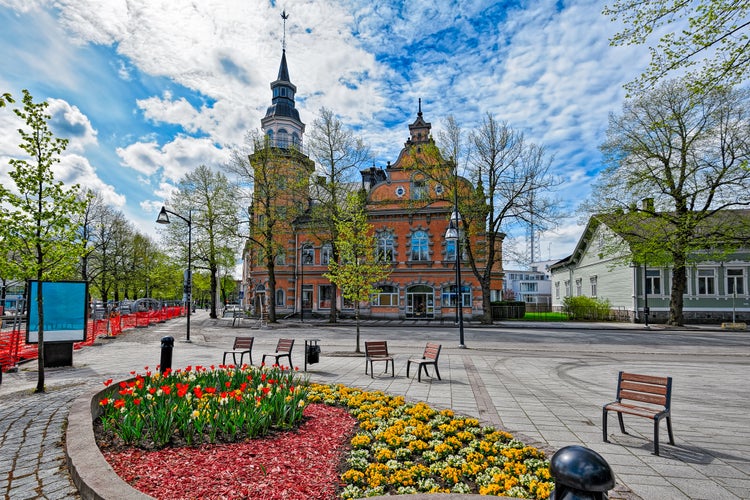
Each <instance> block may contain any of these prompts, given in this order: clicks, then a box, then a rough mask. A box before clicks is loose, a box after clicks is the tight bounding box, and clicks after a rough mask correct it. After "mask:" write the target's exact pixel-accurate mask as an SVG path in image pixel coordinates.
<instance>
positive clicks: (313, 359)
mask: <svg viewBox="0 0 750 500" xmlns="http://www.w3.org/2000/svg"><path fill="white" fill-rule="evenodd" d="M307 363H308V364H311V365H314V364H315V363H320V346H319V345H308V346H307Z"/></svg>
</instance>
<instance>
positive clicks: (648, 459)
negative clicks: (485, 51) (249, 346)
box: [0, 311, 750, 499]
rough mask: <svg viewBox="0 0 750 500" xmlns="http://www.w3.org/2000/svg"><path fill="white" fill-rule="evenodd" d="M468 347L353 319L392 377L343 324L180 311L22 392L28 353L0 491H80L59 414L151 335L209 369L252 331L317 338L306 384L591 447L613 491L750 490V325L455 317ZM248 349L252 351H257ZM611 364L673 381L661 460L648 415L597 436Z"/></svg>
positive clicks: (6, 434)
mask: <svg viewBox="0 0 750 500" xmlns="http://www.w3.org/2000/svg"><path fill="white" fill-rule="evenodd" d="M465 331H466V333H465V339H466V347H467V348H466V349H459V348H458V332H457V328H456V327H455V326H454V325H453V324H451V323H450V322H446V323H445V324H429V323H416V322H403V321H394V322H390V323H364V324H363V325H362V329H361V342H362V346H361V347H362V349H364V341H365V340H386V341H387V342H388V347H389V350H390V351H391V352H392V353H393V355H394V357H395V367H396V376H395V377H391V376H390V374H388V375H384V374H382V373H380V372H381V371H382V366H383V364H376V373H375V377H374V378H371V377H370V376H369V375H365V361H364V358H363V357H362V356H355V355H353V351H354V347H355V328H354V325H353V324H351V323H344V324H339V325H329V324H327V323H323V322H312V321H307V320H306V322H304V323H300V322H299V319H297V320H293V321H291V320H290V321H286V322H282V323H280V324H278V325H272V327H271V328H263V329H254V328H253V323H252V322H248V321H245V322H243V324H241V325H239V326H236V327H233V326H232V322H231V319H230V320H227V319H219V320H211V319H210V318H209V317H208V313H206V312H205V311H199V312H198V313H197V314H195V315H194V316H193V317H192V330H191V342H190V343H187V342H184V338H185V320H184V318H183V319H177V320H172V321H169V322H167V323H163V324H158V325H154V326H151V327H149V328H142V329H135V330H130V331H127V332H126V333H124V334H123V335H121V336H119V337H116V338H112V339H100V340H98V341H97V342H96V343H95V344H94V345H93V346H90V347H85V348H83V349H81V350H78V351H75V353H74V356H73V367H62V368H49V369H47V370H46V372H45V373H46V382H47V389H48V390H47V393H45V394H33V393H32V390H33V388H34V387H35V386H36V380H37V371H36V362H32V363H27V364H24V365H21V366H20V369H19V370H18V371H17V372H15V373H5V374H3V380H2V384H1V385H0V494H2V495H3V496H4V498H8V499H22V498H50V499H58V498H79V494H78V492H77V489H76V488H75V486H73V484H72V481H71V478H70V475H69V473H68V471H67V467H66V465H65V452H64V449H63V447H62V444H61V441H62V438H63V434H64V427H65V425H66V420H67V415H68V411H69V409H70V407H71V405H72V404H73V402H74V401H75V400H76V399H77V398H79V397H80V396H81V395H83V394H86V393H88V392H93V391H95V390H97V389H100V388H102V387H103V385H102V383H103V382H104V381H105V380H106V379H108V378H114V379H115V380H118V379H124V378H127V377H128V376H130V372H132V371H143V369H144V367H145V366H149V367H150V368H151V369H154V368H155V366H156V365H157V364H158V363H159V359H160V350H161V347H160V346H161V338H162V337H164V336H173V337H174V338H175V339H176V342H175V347H174V352H173V361H172V366H173V367H174V368H179V367H184V366H187V365H204V366H209V365H212V364H214V365H217V364H219V363H220V362H221V357H222V353H223V351H225V350H228V349H229V348H231V345H232V342H233V339H234V337H235V336H238V335H243V336H246V335H252V336H254V337H255V345H254V347H253V360H254V361H255V363H256V364H257V363H259V362H260V355H261V354H262V353H266V352H272V351H273V348H274V347H275V345H276V342H277V341H278V339H279V338H281V337H288V338H294V339H296V343H295V347H294V351H293V354H292V358H293V360H294V364H295V365H296V366H298V367H299V368H300V370H302V369H303V368H304V356H303V354H304V341H305V340H307V339H317V340H319V345H320V346H321V351H322V352H321V357H320V362H319V363H317V364H313V365H309V366H308V374H309V377H310V379H311V380H312V381H315V382H322V383H342V384H345V385H349V386H353V387H360V388H362V389H367V390H383V391H386V392H389V393H392V394H402V395H404V396H406V398H407V399H410V400H415V401H416V400H418V401H426V402H428V403H429V404H431V405H433V406H434V407H436V408H453V409H454V410H455V411H456V412H458V413H462V414H466V415H470V416H475V417H478V418H480V419H481V420H482V421H483V422H484V423H490V424H495V425H499V426H502V427H503V428H505V429H507V430H508V431H510V432H512V433H514V434H516V435H517V436H518V437H519V438H521V439H522V440H524V441H525V442H527V443H528V444H531V445H534V446H537V447H539V448H542V449H544V450H545V451H547V452H549V453H553V452H554V451H555V450H557V449H559V448H561V447H563V446H567V445H572V444H575V445H583V446H586V447H588V448H591V449H593V450H595V451H597V452H598V453H600V454H601V455H602V456H603V457H604V458H605V459H606V460H607V462H608V463H609V464H610V466H611V467H612V469H613V471H614V472H615V476H616V480H617V486H616V488H615V490H613V491H611V492H610V498H643V499H737V498H750V425H749V424H750V416H749V415H748V413H749V412H750V388H748V384H747V378H748V375H750V332H747V331H723V330H721V329H720V328H718V327H685V328H681V329H666V328H664V327H661V326H658V325H657V326H652V328H651V329H649V330H645V329H644V328H643V325H630V324H584V325H581V324H572V323H560V324H543V323H535V324H522V325H521V324H517V323H504V324H496V325H493V326H492V327H482V326H479V325H476V324H467V325H466V330H465ZM427 341H432V342H438V343H441V344H442V346H443V349H442V352H441V355H440V361H439V363H440V365H439V366H440V373H441V375H442V380H437V379H432V378H430V377H424V376H423V377H422V382H421V383H420V382H418V381H417V376H416V373H415V370H412V373H411V377H410V378H406V360H407V359H408V358H409V357H413V356H414V355H419V354H421V352H422V350H423V349H424V346H425V343H426V342H427ZM256 353H257V354H256ZM619 370H625V371H631V372H636V373H645V374H651V375H661V376H671V377H672V378H673V394H672V415H673V417H672V420H673V426H674V435H675V441H676V445H675V446H672V445H669V444H668V443H667V439H666V435H667V433H666V427H665V426H664V424H662V432H661V447H660V448H661V450H660V451H661V456H655V455H653V453H652V452H653V442H652V440H653V427H652V424H651V422H650V421H649V420H647V419H643V418H635V417H630V418H628V416H627V415H626V416H625V424H626V427H627V429H628V431H629V433H630V434H629V435H622V434H621V433H620V430H619V428H618V426H617V423H616V417H615V416H614V415H611V416H610V422H609V439H610V442H609V443H604V442H602V429H601V424H602V422H601V407H602V404H604V403H607V402H609V401H611V400H612V399H613V398H614V395H615V389H616V383H617V373H618V371H619Z"/></svg>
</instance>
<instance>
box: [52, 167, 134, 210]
mask: <svg viewBox="0 0 750 500" xmlns="http://www.w3.org/2000/svg"><path fill="white" fill-rule="evenodd" d="M54 172H55V178H56V179H57V180H60V181H62V182H64V183H65V185H66V186H72V185H74V184H78V185H79V186H80V187H81V188H82V189H90V190H92V191H97V192H99V193H100V194H101V196H102V198H103V200H104V201H105V202H106V203H107V204H108V205H110V206H112V207H114V208H117V209H121V208H123V207H124V206H125V204H126V201H127V199H126V197H125V196H124V195H122V194H120V193H118V192H117V190H116V189H115V187H114V186H111V185H109V184H106V183H104V182H103V181H102V180H101V179H100V178H99V176H98V175H97V173H96V170H95V169H94V168H93V167H92V166H91V164H90V163H89V161H88V159H87V158H85V157H83V156H80V155H77V154H69V155H65V156H63V157H62V158H61V160H60V163H58V164H56V165H55V167H54Z"/></svg>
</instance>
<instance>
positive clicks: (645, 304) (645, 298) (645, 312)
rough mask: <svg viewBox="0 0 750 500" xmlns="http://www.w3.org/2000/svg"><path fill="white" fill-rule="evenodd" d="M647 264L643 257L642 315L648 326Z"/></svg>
mask: <svg viewBox="0 0 750 500" xmlns="http://www.w3.org/2000/svg"><path fill="white" fill-rule="evenodd" d="M647 281H648V266H647V265H646V259H645V258H644V259H643V317H644V321H645V324H646V328H648V312H649V311H648V286H647V283H646V282H647Z"/></svg>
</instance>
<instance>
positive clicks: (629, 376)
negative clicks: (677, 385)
mask: <svg viewBox="0 0 750 500" xmlns="http://www.w3.org/2000/svg"><path fill="white" fill-rule="evenodd" d="M671 398H672V377H655V376H652V375H639V374H637V373H625V372H620V375H619V377H618V380H617V401H619V402H622V400H623V399H627V400H630V401H639V402H641V403H649V404H653V405H659V406H663V407H664V408H666V409H667V410H668V409H669V405H670V400H671Z"/></svg>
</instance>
